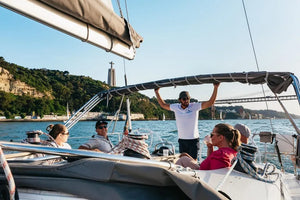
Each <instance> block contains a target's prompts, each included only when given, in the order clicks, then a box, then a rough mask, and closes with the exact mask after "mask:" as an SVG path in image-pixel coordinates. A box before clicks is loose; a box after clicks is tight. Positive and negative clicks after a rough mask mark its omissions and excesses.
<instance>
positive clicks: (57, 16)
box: [0, 0, 143, 59]
mask: <svg viewBox="0 0 300 200" xmlns="http://www.w3.org/2000/svg"><path fill="white" fill-rule="evenodd" d="M0 5H1V6H3V7H5V8H8V9H10V10H12V11H15V12H17V13H20V14H22V15H24V16H26V17H29V18H31V19H33V20H36V21H38V22H40V23H43V24H45V25H47V26H50V27H52V28H55V29H57V30H59V31H62V32H64V33H67V34H69V35H71V36H74V37H76V38H78V39H80V40H82V41H84V42H88V43H90V44H93V45H95V46H97V47H100V48H103V49H105V50H106V51H108V52H112V53H115V54H117V55H120V56H122V57H125V58H127V59H133V58H134V56H135V49H136V48H138V47H139V46H140V43H141V42H142V41H143V38H142V37H141V36H140V35H138V34H137V33H136V32H135V31H134V29H133V28H132V27H131V26H130V24H129V23H128V22H127V21H126V20H125V19H124V18H121V17H119V16H118V15H117V14H116V13H115V12H114V11H113V10H112V9H111V7H110V6H109V4H107V3H106V2H105V1H104V0H102V1H101V0H72V1H61V0H0Z"/></svg>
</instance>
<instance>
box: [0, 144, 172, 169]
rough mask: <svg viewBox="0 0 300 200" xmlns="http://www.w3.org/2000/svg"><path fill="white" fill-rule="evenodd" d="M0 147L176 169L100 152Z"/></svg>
mask: <svg viewBox="0 0 300 200" xmlns="http://www.w3.org/2000/svg"><path fill="white" fill-rule="evenodd" d="M0 146H1V147H2V148H3V149H5V150H13V151H26V152H34V153H43V154H51V155H59V156H69V157H82V158H101V159H105V160H111V161H118V162H127V163H138V164H146V165H152V166H158V167H163V168H166V169H175V165H174V164H173V163H170V162H158V161H154V160H147V159H140V158H133V157H127V156H121V155H114V154H107V153H99V152H94V151H86V150H79V149H64V148H55V147H49V146H41V145H32V144H20V143H15V142H5V141H0Z"/></svg>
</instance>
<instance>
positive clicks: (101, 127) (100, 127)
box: [98, 126, 107, 129]
mask: <svg viewBox="0 0 300 200" xmlns="http://www.w3.org/2000/svg"><path fill="white" fill-rule="evenodd" d="M98 128H99V129H103V128H107V126H98Z"/></svg>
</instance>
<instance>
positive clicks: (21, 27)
mask: <svg viewBox="0 0 300 200" xmlns="http://www.w3.org/2000/svg"><path fill="white" fill-rule="evenodd" d="M113 4H114V8H115V11H116V13H118V10H119V9H118V7H116V6H115V5H116V2H114V1H113ZM121 6H122V10H123V13H126V10H125V6H124V2H122V4H121ZM245 6H246V9H247V14H248V19H249V24H250V28H251V32H252V37H253V41H254V46H255V50H256V54H257V59H258V67H259V69H260V71H290V72H293V73H294V74H295V75H296V76H298V77H300V73H299V71H300V70H299V66H300V56H299V50H300V26H299V19H300V12H299V10H300V1H299V0H264V1H262V0H251V1H250V0H248V1H247V0H245ZM127 7H128V13H129V22H130V24H131V25H132V26H133V27H134V28H135V30H136V31H137V32H138V33H139V34H140V35H141V36H142V37H143V38H144V41H143V43H142V44H141V47H140V48H138V49H137V53H136V56H135V59H134V60H131V61H129V60H124V59H123V58H121V57H118V56H116V55H114V54H111V53H107V52H105V51H104V50H102V49H99V48H97V47H94V46H92V45H90V44H87V43H84V42H81V41H80V40H78V39H76V38H73V37H70V36H68V35H66V34H64V33H61V32H59V31H57V30H54V29H52V28H49V27H47V26H45V25H43V24H40V23H38V22H35V21H33V20H31V19H28V18H26V17H24V16H22V15H19V14H16V13H14V12H12V11H10V10H7V9H5V8H3V7H0V27H1V28H0V56H2V57H4V58H5V60H6V61H7V62H11V63H15V64H18V65H21V66H24V67H27V68H47V69H54V70H61V71H69V72H70V74H73V75H84V76H89V77H91V78H93V79H95V80H100V81H107V71H108V69H109V67H110V64H109V62H111V61H113V62H114V63H115V65H114V68H115V69H116V78H117V85H118V86H124V73H125V72H126V75H127V79H128V84H137V83H142V82H148V81H154V80H160V79H165V78H175V77H181V76H191V75H198V74H212V73H226V72H243V71H245V72H247V71H257V66H256V62H255V59H254V56H253V51H252V47H251V41H250V37H249V33H248V29H247V23H246V19H245V15H244V10H243V4H242V0H226V1H224V0H191V1H161V0H152V1H147V0H139V1H134V0H127ZM212 89H213V86H212V85H198V86H184V87H177V88H162V89H161V90H160V91H161V96H162V97H163V98H164V99H177V98H178V94H179V92H180V91H182V90H188V91H189V92H190V94H191V96H192V98H195V99H198V100H199V101H206V100H208V99H209V97H210V95H211V93H212ZM264 89H265V92H266V94H267V95H271V93H270V92H269V90H268V88H267V87H266V86H264ZM291 92H292V87H290V88H289V90H288V92H287V93H282V95H289V94H292V93H291ZM142 93H143V94H145V95H147V96H149V97H153V96H154V92H153V91H151V90H150V91H147V92H142ZM253 95H254V96H263V93H262V87H261V86H252V85H251V86H249V85H247V84H232V83H231V84H229V83H224V84H221V86H220V87H219V92H218V97H217V99H227V98H241V97H251V96H253ZM283 103H284V105H285V106H286V107H287V109H288V111H290V112H291V113H295V114H298V115H300V106H299V103H298V102H297V101H284V102H283ZM240 105H242V106H244V107H246V108H250V109H267V108H268V109H275V110H280V111H281V109H280V107H279V106H277V104H276V105H275V104H274V103H272V102H269V103H268V105H267V106H266V103H251V104H249V103H247V104H240Z"/></svg>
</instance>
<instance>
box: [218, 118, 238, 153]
mask: <svg viewBox="0 0 300 200" xmlns="http://www.w3.org/2000/svg"><path fill="white" fill-rule="evenodd" d="M215 127H216V128H217V130H218V132H217V133H218V134H220V135H223V136H224V137H225V139H226V140H227V142H228V144H229V146H230V148H232V149H234V150H236V151H237V150H238V147H239V146H240V145H241V134H240V132H239V131H238V130H236V129H234V128H233V126H231V125H229V124H222V123H221V124H217V125H216V126H215Z"/></svg>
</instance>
